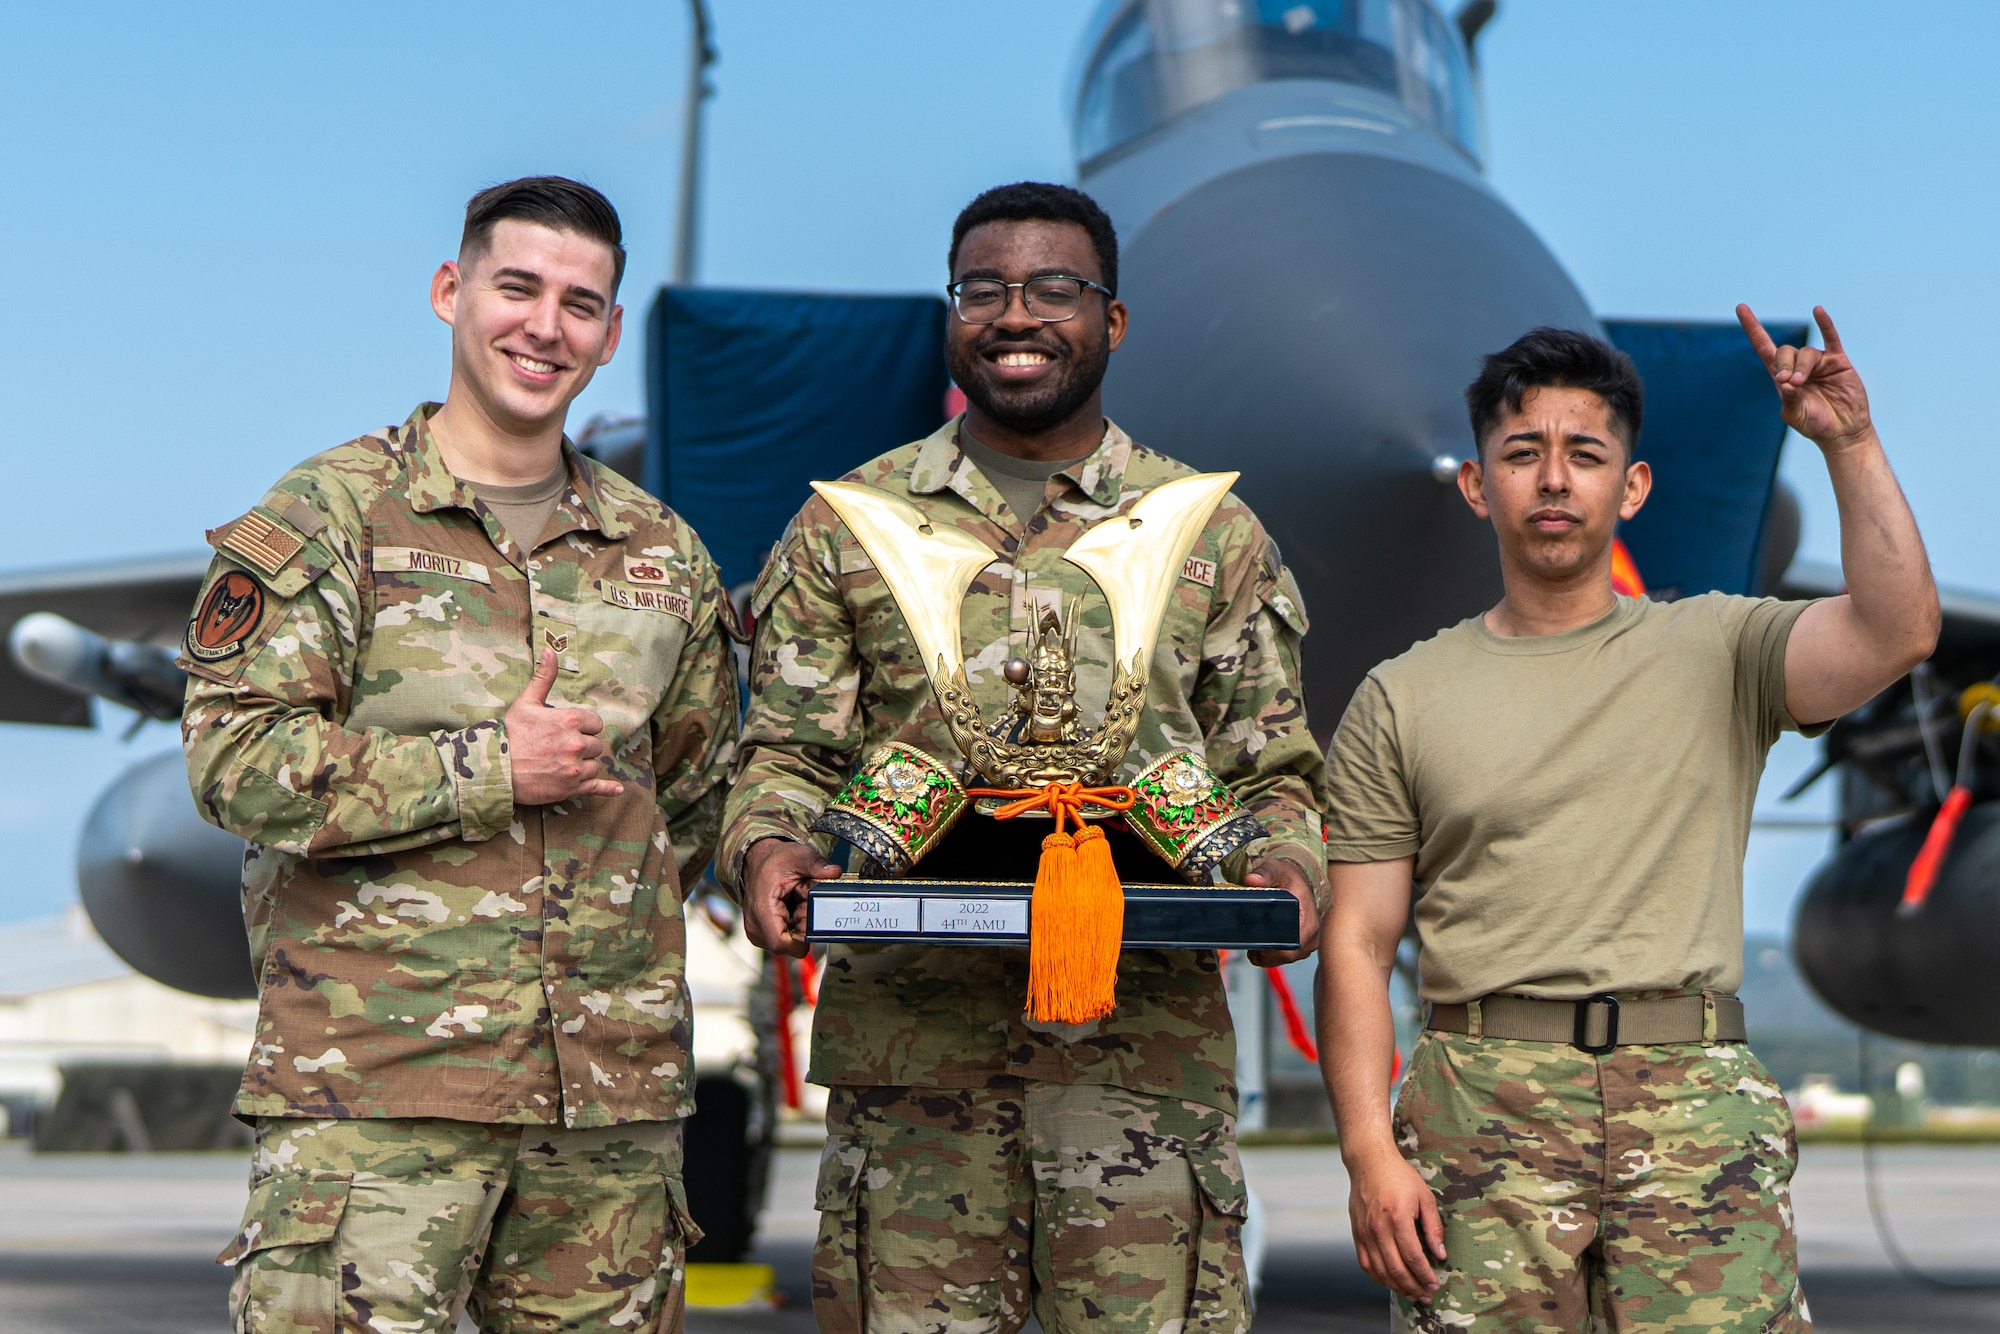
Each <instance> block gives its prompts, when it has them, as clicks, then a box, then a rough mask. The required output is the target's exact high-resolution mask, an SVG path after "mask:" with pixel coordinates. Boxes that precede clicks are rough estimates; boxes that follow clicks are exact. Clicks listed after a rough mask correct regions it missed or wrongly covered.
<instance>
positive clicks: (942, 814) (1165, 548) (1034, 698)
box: [813, 472, 1261, 1024]
mask: <svg viewBox="0 0 2000 1334" xmlns="http://www.w3.org/2000/svg"><path fill="white" fill-rule="evenodd" d="M1236 477H1237V474H1235V473H1233V472H1229V473H1199V474H1196V475H1195V476H1192V477H1182V478H1177V479H1175V480H1174V481H1171V482H1168V483H1167V484H1166V485H1164V486H1161V487H1158V488H1156V489H1154V490H1152V491H1149V492H1147V493H1146V494H1145V495H1143V496H1141V497H1140V498H1139V499H1138V501H1137V502H1136V503H1134V504H1133V505H1132V507H1131V508H1130V509H1128V510H1126V511H1125V512H1124V513H1122V514H1114V515H1112V516H1110V517H1109V518H1106V519H1104V520H1103V521H1102V522H1100V523H1098V524H1097V525H1096V526H1095V527H1093V528H1091V529H1090V531H1088V532H1086V533H1085V534H1084V535H1083V536H1082V537H1080V538H1078V539H1077V540H1076V541H1075V542H1073V543H1072V544H1071V545H1070V548H1069V550H1068V551H1066V552H1064V553H1063V558H1064V559H1065V560H1067V561H1068V562H1069V563H1070V564H1072V565H1074V566H1076V567H1077V568H1078V569H1080V570H1082V571H1083V572H1084V573H1085V574H1087V575H1089V576H1090V577H1091V579H1092V580H1093V581H1094V582H1095V583H1096V584H1097V586H1098V588H1099V589H1100V590H1102V592H1103V594H1104V600H1105V603H1106V604H1107V606H1109V608H1110V611H1111V639H1112V668H1111V690H1110V694H1109V696H1108V698H1107V699H1106V701H1105V706H1104V716H1103V719H1102V721H1101V722H1100V723H1099V724H1098V725H1097V726H1096V727H1095V728H1089V727H1085V726H1084V725H1083V719H1082V712H1081V709H1080V708H1079V706H1078V703H1077V698H1076V647H1077V634H1078V630H1079V628H1080V627H1079V614H1078V613H1079V608H1080V606H1081V599H1073V600H1072V601H1071V602H1070V604H1069V606H1068V608H1067V614H1066V615H1058V614H1057V613H1056V611H1055V610H1054V609H1052V608H1049V607H1046V606H1044V607H1042V608H1041V609H1040V611H1039V612H1038V614H1037V616H1036V618H1035V621H1034V623H1033V624H1032V625H1031V626H1030V627H1029V636H1030V641H1031V642H1030V643H1029V645H1028V646H1027V656H1026V657H1024V658H1015V659H1013V660H1011V661H1009V662H1008V663H1007V665H1006V667H1005V668H1004V669H1003V675H1004V677H1005V679H1006V681H1007V683H1008V684H1009V685H1010V686H1012V687H1013V694H1012V698H1011V699H1010V700H1009V701H1008V703H1007V706H1006V708H1005V709H1004V710H1003V711H1002V712H1001V714H1000V716H999V718H998V719H997V720H996V721H995V723H994V724H993V725H992V726H990V727H989V726H987V724H986V721H985V719H984V718H983V717H981V715H980V710H979V704H978V701H977V700H975V699H974V698H973V693H972V687H971V684H970V683H969V682H968V681H967V679H966V674H965V656H964V650H963V648H962V647H961V642H960V637H961V628H960V624H959V609H960V607H961V606H962V605H963V603H964V601H965V594H966V590H967V589H968V588H969V587H971V584H972V581H973V579H974V578H975V577H977V576H978V574H979V572H980V571H981V570H983V569H985V568H986V567H987V566H989V565H991V564H993V563H994V561H995V559H996V557H995V555H994V553H993V551H992V550H991V549H990V548H989V547H988V546H987V545H986V544H985V543H984V542H981V541H979V540H978V539H977V538H975V537H973V536H972V534H970V533H967V532H964V531H962V530H960V529H958V528H956V527H954V526H952V525H950V524H933V523H931V522H930V520H929V519H928V518H927V517H926V516H925V515H924V513H923V511H921V510H919V509H918V508H917V507H916V506H914V505H912V504H911V503H910V502H909V501H907V500H905V499H903V498H902V497H901V496H897V495H892V494H890V493H889V492H887V491H883V490H879V489H877V488H875V487H872V486H864V485H861V484H859V483H854V482H814V483H813V489H814V490H815V491H817V492H819V494H820V496H821V497H822V498H824V499H825V501H826V502H827V504H828V505H830V506H832V508H833V511H834V513H836V514H838V515H839V516H840V518H841V521H842V522H843V523H845V524H846V525H847V527H848V530H849V531H850V532H852V533H853V534H854V536H855V537H856V539H858V540H859V541H860V543H861V547H862V550H864V551H866V552H867V553H868V556H869V558H870V559H871V560H873V561H874V563H875V568H876V570H877V571H878V572H879V573H880V574H881V576H882V580H883V582H884V583H886V584H887V585H888V587H889V592H890V594H891V596H893V597H894V598H895V600H896V605H897V607H898V609H900V610H901V611H902V613H903V619H904V620H905V621H906V622H907V623H908V624H909V627H910V636H911V638H912V639H914V640H915V641H916V647H917V652H918V653H919V654H920V655H921V660H922V662H923V663H924V664H925V668H926V671H927V673H928V675H929V677H930V682H931V689H932V691H933V692H934V693H935V694H936V695H937V701H938V707H939V709H940V710H941V711H942V713H943V715H944V725H945V729H946V730H947V731H948V732H949V733H950V734H951V739H952V742H953V744H955V745H956V746H957V747H958V749H959V750H960V751H962V752H963V753H964V755H965V758H966V760H967V762H968V763H969V764H970V766H971V768H972V769H973V771H974V772H976V773H977V774H978V775H979V776H980V777H981V778H983V779H985V780H986V782H988V783H990V784H991V785H992V786H991V787H975V788H969V789H968V788H965V787H962V786H960V785H959V783H958V782H957V780H956V779H955V777H954V776H953V775H952V774H951V773H950V772H949V770H948V769H947V768H946V767H945V766H944V765H943V764H942V763H940V762H938V761H936V760H935V759H933V758H932V757H929V756H923V755H920V754H919V753H918V752H916V751H914V750H911V749H910V748H908V747H903V746H895V745H893V744H892V745H890V746H884V747H881V748H879V749H878V750H877V752H876V753H875V754H874V755H871V756H870V757H869V758H868V760H867V761H866V762H865V763H864V764H863V765H862V767H861V770H860V772H858V773H857V774H856V775H855V776H854V779H853V780H852V781H850V782H849V784H848V785H847V787H846V789H844V790H843V791H842V792H841V794H840V795H839V796H838V797H836V798H835V799H834V800H833V802H832V803H831V804H829V805H828V807H827V808H826V810H825V811H823V812H822V813H821V815H820V817H819V819H818V820H816V821H815V822H814V824H813V828H814V829H815V830H817V831H820V832H824V833H830V834H836V835H838V836H840V837H843V838H846V839H848V840H849V841H850V842H852V843H854V844H855V845H856V846H857V847H860V848H861V849H862V850H863V851H865V852H867V853H868V854H869V856H870V857H871V858H872V859H874V860H875V861H876V862H877V864H879V865H882V866H883V867H884V868H885V869H886V870H888V871H889V873H890V874H891V875H900V874H903V873H905V872H906V871H907V870H908V869H909V868H910V866H912V865H914V864H915V862H916V860H917V858H919V857H921V856H922V855H923V853H924V852H925V851H927V850H928V849H929V848H930V847H932V846H935V844H936V843H937V841H938V840H939V839H941V838H942V837H943V836H944V834H945V832H946V831H947V830H948V829H949V828H950V825H951V824H952V823H953V822H955V821H956V820H957V819H958V817H959V816H960V815H962V814H963V813H964V810H965V807H966V805H967V803H968V798H983V799H984V800H983V801H982V802H981V805H980V810H981V811H982V812H984V813H986V814H989V815H991V816H992V817H994V818H995V819H1001V820H1008V819H1013V818H1015V817H1016V816H1021V815H1028V814H1035V813H1041V812H1046V813H1047V814H1048V815H1049V816H1051V817H1053V826H1052V827H1053V832H1052V833H1050V834H1048V835H1047V836H1046V837H1045V838H1043V840H1042V858H1041V863H1040V865H1039V867H1038V868H1037V870H1036V875H1035V887H1034V893H1033V899H1032V902H1031V906H1030V909H1029V965H1028V1014H1029V1017H1030V1018H1031V1019H1035V1020H1038V1021H1046V1022H1053V1023H1065V1024H1076V1023H1088V1022H1091V1021H1094V1020H1097V1019H1100V1018H1103V1017H1104V1016H1105V1015H1108V1014H1110V1013H1111V1011H1112V1010H1113V1009H1114V1008H1116V996H1115V989H1116V983H1117V973H1118V954H1119V949H1120V942H1121V940H1122V938H1123V921H1124V890H1123V888H1122V887H1121V886H1120V884H1119V881H1118V875H1117V869H1116V867H1114V866H1113V865H1112V861H1111V850H1110V846H1109V845H1108V844H1107V843H1106V841H1105V838H1104V831H1103V830H1102V829H1100V828H1097V827H1096V826H1094V825H1088V824H1086V823H1085V818H1084V813H1085V811H1086V810H1091V811H1093V813H1095V814H1099V815H1102V814H1106V813H1110V812H1125V813H1127V814H1128V821H1127V822H1128V824H1130V825H1131V826H1132V827H1133V828H1134V831H1135V832H1137V833H1139V834H1140V836H1141V837H1142V838H1143V839H1145V840H1146V842H1147V843H1148V844H1149V845H1150V846H1152V847H1154V848H1155V850H1158V851H1161V852H1162V853H1163V855H1167V856H1169V858H1170V864H1172V865H1174V866H1175V867H1176V868H1177V869H1178V868H1180V867H1182V866H1183V865H1185V864H1186V862H1187V858H1186V856H1185V854H1186V853H1188V852H1189V851H1191V850H1192V848H1193V846H1194V841H1195V840H1181V841H1176V840H1175V839H1174V838H1172V837H1167V838H1158V837H1153V836H1150V835H1149V833H1148V830H1149V829H1151V828H1152V825H1151V824H1149V823H1148V821H1150V820H1151V819H1152V817H1153V816H1155V815H1156V814H1157V809H1156V806H1155V796H1156V794H1157V793H1159V792H1164V791H1165V789H1164V788H1162V787H1160V784H1159V782H1158V781H1157V775H1155V773H1154V770H1156V769H1159V768H1160V765H1159V763H1158V762H1156V763H1155V764H1154V765H1152V766H1149V767H1148V769H1147V771H1146V773H1145V774H1142V775H1141V776H1140V778H1139V779H1137V780H1135V782H1136V783H1138V784H1139V786H1132V787H1128V786H1123V785H1119V786H1097V785H1099V784H1103V783H1105V782H1106V780H1108V779H1109V778H1110V777H1111V776H1112V775H1113V774H1114V773H1116V772H1117V770H1118V767H1119V765H1120V764H1122V763H1123V762H1124V759H1125V753H1126V751H1127V750H1129V749H1130V748H1131V745H1132V740H1133V737H1134V736H1136V735H1137V733H1138V730H1139V718H1140V713H1141V711H1142V710H1143V708H1144V707H1145V699H1146V681H1147V676H1148V672H1149V669H1150V666H1151V663H1152V659H1153V649H1154V646H1155V644H1156V643H1157V641H1158V639H1159V632H1160V623H1161V621H1162V619H1163V618H1164V617H1165V615H1166V609H1167V600H1168V598H1169V597H1171V596H1172V594H1173V590H1174V584H1175V582H1176V581H1177V580H1178V579H1179V578H1180V573H1181V568H1182V566H1183V565H1184V563H1185V562H1186V560H1187V558H1188V553H1189V551H1190V550H1191V549H1192V548H1193V546H1194V543H1195V540H1196V539H1197V538H1198V537H1199V536H1200V535H1201V531H1202V528H1203V527H1204V526H1205V525H1206V524H1207V523H1208V517H1209V515H1211V514H1213V513H1214V512H1215V507H1216V506H1217V505H1218V504H1220V503H1221V501H1222V498H1223V496H1224V495H1226V494H1228V491H1229V488H1230V487H1231V485H1233V484H1234V483H1235V481H1236ZM1168 758H1169V759H1170V760H1171V761H1173V762H1174V763H1175V764H1177V765H1179V766H1180V767H1181V768H1189V767H1190V766H1192V767H1198V768H1199V769H1200V770H1201V771H1202V772H1203V773H1206V771H1207V766H1206V765H1205V764H1203V763H1202V761H1201V758H1200V756H1199V755H1196V754H1192V753H1187V752H1181V753H1177V754H1176V755H1174V756H1171V757H1168ZM1163 772H1164V771H1163ZM1173 772H1175V773H1178V772H1179V769H1178V768H1177V769H1174V771H1173ZM1209 783H1210V785H1211V786H1212V787H1213V789H1215V790H1216V791H1218V792H1219V793H1220V794H1221V797H1222V800H1223V802H1224V803H1226V804H1227V806H1228V808H1229V809H1227V810H1222V809H1221V808H1219V807H1217V808H1216V809H1210V807H1214V806H1215V803H1214V802H1210V803H1209V804H1208V806H1195V805H1188V806H1187V809H1188V810H1189V811H1190V812H1195V811H1199V812H1200V813H1201V815H1202V818H1203V819H1204V820H1205V821H1206V826H1212V827H1214V828H1217V829H1219V828H1221V827H1222V825H1223V824H1226V825H1227V826H1228V827H1229V828H1230V829H1231V830H1235V831H1238V832H1239V833H1242V831H1257V832H1261V830H1260V829H1259V827H1258V826H1257V824H1256V821H1255V820H1254V818H1253V817H1251V816H1249V814H1248V813H1247V812H1243V811H1241V810H1240V809H1238V808H1235V806H1234V802H1233V801H1232V800H1230V799H1229V796H1228V789H1227V788H1226V787H1225V786H1223V785H1222V784H1221V783H1220V782H1218V781H1216V780H1215V779H1214V778H1213V775H1209ZM899 786H900V789H901V790H905V791H907V792H909V793H911V794H914V795H913V796H912V797H911V798H909V799H896V798H895V797H894V796H893V793H894V791H895V790H898V788H899ZM1206 790H1207V789H1204V791H1206ZM1182 804H1183V805H1186V804H1187V803H1182ZM1217 814H1220V815H1222V816H1223V817H1224V819H1223V821H1222V823H1221V824H1218V823H1217V822H1216V820H1215V819H1214V818H1213V817H1214V816H1216V815H1217ZM1133 817H1139V818H1137V819H1135V818H1133ZM1068 824H1074V825H1075V826H1076V833H1075V834H1074V835H1072V834H1070V833H1069V832H1068V830H1067V828H1066V826H1067V825H1068ZM1206 826H1205V828H1204V831H1203V832H1204V833H1205V832H1206ZM1250 836H1253V835H1252V834H1250V833H1242V837H1236V844H1240V842H1241V841H1243V838H1247V837H1250ZM1232 837H1235V835H1234V834H1232ZM1202 841H1206V842H1208V843H1210V844H1212V845H1214V846H1215V847H1217V848H1220V847H1221V842H1220V841H1218V840H1215V839H1204V840H1202ZM1236 844H1231V846H1235V845H1236Z"/></svg>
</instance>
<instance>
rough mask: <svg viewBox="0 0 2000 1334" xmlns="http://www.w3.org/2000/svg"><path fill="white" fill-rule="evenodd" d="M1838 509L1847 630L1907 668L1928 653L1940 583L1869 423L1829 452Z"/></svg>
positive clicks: (1899, 667) (1935, 627)
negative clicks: (1933, 575)
mask: <svg viewBox="0 0 2000 1334" xmlns="http://www.w3.org/2000/svg"><path fill="white" fill-rule="evenodd" d="M1826 470H1827V476H1828V478H1829V479H1830V480H1831V481H1832V483H1833V496H1834V500H1835V502H1836V503H1837V505H1838V506H1839V510H1840V566H1841V576H1842V578H1843V580H1844V581H1845V582H1846V584H1847V597H1848V608H1847V616H1848V618H1849V625H1850V632H1851V633H1852V634H1854V635H1855V636H1856V637H1857V638H1859V639H1860V640H1861V641H1862V642H1863V644H1865V645H1866V646H1867V648H1868V649H1869V650H1871V651H1872V653H1873V654H1874V655H1876V656H1879V657H1880V658H1881V660H1882V661H1883V662H1884V663H1894V664H1897V670H1898V671H1906V670H1908V668H1909V667H1910V666H1911V665H1913V664H1914V663H1915V662H1918V661H1921V660H1922V659H1923V658H1924V657H1926V656H1928V654H1929V652H1930V649H1931V647H1932V646H1933V645H1934V644H1935V642H1936V639H1937V631H1938V624H1939V619H1940V618H1939V612H1938V597H1937V585H1936V584H1935V583H1934V582H1933V580H1932V578H1931V565H1930V558H1929V556H1928V555H1927V554H1926V553H1925V551H1924V542H1923V537H1922V536H1921V535H1920V534H1919V533H1918V532H1917V521H1916V516H1915V515H1913V514H1912V513H1911V512H1910V506H1909V502H1908V501H1907V500H1906V499H1905V498H1904V496H1903V489H1902V488H1901V487H1900V486H1898V485H1897V484H1896V477H1895V473H1894V472H1893V471H1891V469H1890V467H1889V457H1888V454H1887V453H1886V452H1885V451H1884V450H1883V448H1882V441H1881V439H1880V438H1879V437H1877V436H1876V434H1875V432H1874V430H1873V428H1872V427H1871V428H1870V429H1869V430H1868V431H1867V433H1866V434H1865V435H1864V436H1863V437H1862V438H1861V439H1860V440H1857V441H1855V442H1854V443H1852V444H1849V445H1846V446H1844V447H1841V448H1837V449H1828V450H1827V451H1826Z"/></svg>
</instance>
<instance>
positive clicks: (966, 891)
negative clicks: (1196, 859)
mask: <svg viewBox="0 0 2000 1334" xmlns="http://www.w3.org/2000/svg"><path fill="white" fill-rule="evenodd" d="M1033 895H1034V886H1033V885H1032V884H1029V883H1027V882H1024V881H1019V880H1013V881H1004V880H1003V881H993V880H984V881H981V880H875V879H865V880H864V879H857V878H851V877H850V878H843V879H840V880H822V881H820V882H819V883H818V884H816V885H814V886H813V887H812V890H811V892H810V893H808V894H807V896H806V939H807V940H808V941H811V942H812V943H814V944H824V943H830V942H834V941H838V942H841V943H843V944H851V945H1013V946H1021V945H1025V944H1027V943H1028V923H1029V911H1030V900H1031V899H1032V897H1033ZM1125 947H1126V948H1127V949H1155V950H1295V949H1297V948H1298V947H1299V901H1298V900H1297V899H1295V898H1293V897H1292V895H1291V893H1290V892H1289V891H1287V890H1283V889H1275V888H1272V889H1255V888H1248V887H1242V886H1236V885H1127V886H1125Z"/></svg>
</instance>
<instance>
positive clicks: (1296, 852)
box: [1236, 838, 1333, 914]
mask: <svg viewBox="0 0 2000 1334" xmlns="http://www.w3.org/2000/svg"><path fill="white" fill-rule="evenodd" d="M1237 855H1238V856H1240V857H1241V858H1243V869H1242V874H1243V875H1248V874H1250V872H1251V871H1253V870H1255V869H1256V867H1257V863H1259V862H1263V861H1272V860H1277V861H1287V862H1290V863H1291V864H1292V865H1294V866H1296V867H1298V868H1299V872H1300V874H1302V875H1304V876H1305V878H1306V883H1307V884H1308V885H1311V886H1312V892H1313V905H1314V906H1315V907H1317V908H1318V909H1319V911H1320V912H1321V913H1322V914H1324V913H1325V912H1326V911H1327V910H1328V909H1329V908H1331V907H1332V906H1333V905H1332V898H1331V896H1330V895H1329V894H1328V892H1327V883H1326V859H1325V858H1323V857H1321V856H1319V855H1318V850H1317V849H1307V848H1304V847H1301V846H1300V845H1299V844H1298V843H1296V842H1293V841H1291V840H1289V839H1283V838H1259V839H1252V840H1251V841H1250V842H1248V843H1246V844H1244V845H1243V848H1242V850H1241V851H1240V852H1239V853H1238V854H1237ZM1236 879H1237V883H1238V884H1241V883H1242V879H1241V877H1240V876H1239V877H1237V878H1236Z"/></svg>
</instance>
